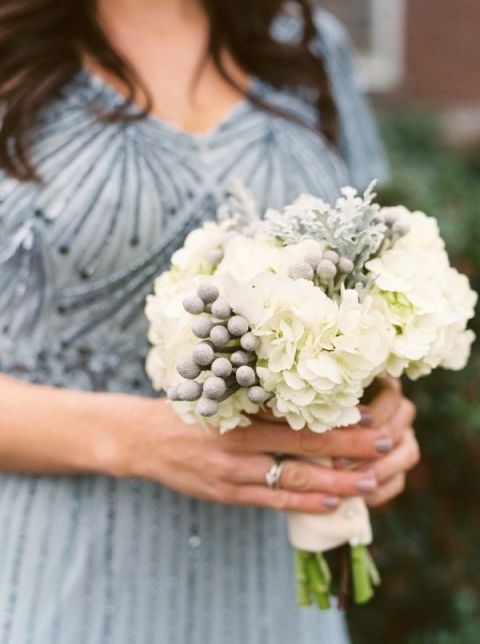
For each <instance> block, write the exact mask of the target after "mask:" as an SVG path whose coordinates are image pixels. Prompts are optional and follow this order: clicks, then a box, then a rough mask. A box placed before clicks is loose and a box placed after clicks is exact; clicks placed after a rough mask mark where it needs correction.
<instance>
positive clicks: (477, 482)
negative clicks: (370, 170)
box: [349, 113, 480, 644]
mask: <svg viewBox="0 0 480 644" xmlns="http://www.w3.org/2000/svg"><path fill="white" fill-rule="evenodd" d="M384 138H385V141H386V144H387V147H388V149H389V154H390V160H391V165H392V183H391V185H390V186H388V187H387V188H386V189H384V190H382V194H381V195H380V197H381V201H382V203H384V204H392V205H393V204H398V203H403V204H405V205H406V206H408V207H409V208H411V209H418V210H423V211H425V212H427V213H428V214H430V215H434V216H436V217H437V218H438V220H439V222H440V227H441V230H442V233H443V236H444V238H445V239H446V241H447V245H448V248H449V252H450V254H451V257H452V260H453V262H454V263H455V265H456V266H457V267H458V268H459V269H460V270H461V271H463V272H465V273H467V274H468V275H469V276H470V278H471V281H472V284H473V287H474V288H475V290H477V291H479V292H480V154H479V155H478V157H477V158H475V156H471V157H470V158H464V157H462V156H460V155H459V154H458V153H453V152H452V151H450V150H449V149H447V148H446V146H445V145H444V144H443V143H442V142H441V136H440V134H439V131H438V129H437V127H436V123H435V120H434V119H433V118H432V116H431V115H429V114H418V113H412V114H407V115H405V114H403V115H402V116H398V117H395V116H394V117H390V118H389V119H388V121H387V122H386V123H385V127H384ZM471 326H472V328H473V329H474V330H475V331H476V333H477V336H479V337H480V323H479V319H478V315H477V318H476V319H475V320H474V321H473V323H472V325H471ZM479 372H480V346H479V342H478V341H477V343H476V344H475V346H474V353H473V356H472V359H471V361H470V364H469V366H468V367H467V369H465V370H464V371H462V372H460V373H458V372H447V371H441V370H439V371H438V372H436V373H435V374H434V375H432V376H430V377H427V378H425V379H423V380H419V381H417V382H416V383H415V384H414V385H413V386H412V385H411V384H410V383H406V390H407V392H408V393H409V395H410V397H412V398H413V399H414V400H415V402H416V404H417V406H418V414H419V415H418V420H417V422H416V428H417V432H418V436H419V441H420V445H421V448H422V456H423V458H422V463H421V465H420V466H419V467H418V468H417V469H416V470H415V471H414V472H413V473H412V475H411V477H410V484H409V488H408V490H407V492H406V493H405V494H404V495H403V496H402V497H401V498H400V499H399V500H397V501H396V502H395V503H394V504H392V506H391V507H390V508H388V511H387V512H383V513H380V514H378V515H377V516H376V517H375V518H374V530H375V556H376V560H377V563H378V565H379V569H380V571H381V573H382V577H383V584H382V587H381V590H380V592H379V593H378V596H377V597H376V598H375V599H374V600H373V601H372V603H370V604H369V606H368V608H367V607H363V608H362V607H360V608H354V609H352V610H351V614H350V618H349V622H350V628H351V632H352V639H353V642H354V644H384V643H388V644H397V643H402V644H405V643H408V644H474V643H476V642H480V507H479V506H480V378H479Z"/></svg>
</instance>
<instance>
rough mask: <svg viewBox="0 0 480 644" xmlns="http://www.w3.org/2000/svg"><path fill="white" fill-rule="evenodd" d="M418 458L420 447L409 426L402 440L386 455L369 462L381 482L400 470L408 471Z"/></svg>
mask: <svg viewBox="0 0 480 644" xmlns="http://www.w3.org/2000/svg"><path fill="white" fill-rule="evenodd" d="M419 460H420V448H419V446H418V442H417V439H416V437H415V433H414V431H413V430H412V429H411V428H409V429H408V430H407V431H406V432H405V436H404V438H403V440H402V442H401V443H400V444H399V445H398V446H397V447H396V448H395V449H394V450H393V451H392V452H391V453H390V454H388V455H387V456H385V457H384V458H381V459H378V460H377V461H375V462H372V463H370V464H369V466H368V467H369V468H371V469H372V470H373V471H374V472H375V474H376V478H377V481H378V482H379V483H380V484H382V483H384V482H385V481H388V480H389V479H391V478H392V477H394V476H396V475H397V474H399V473H401V472H408V471H409V470H411V469H412V468H413V467H415V465H417V463H418V461H419Z"/></svg>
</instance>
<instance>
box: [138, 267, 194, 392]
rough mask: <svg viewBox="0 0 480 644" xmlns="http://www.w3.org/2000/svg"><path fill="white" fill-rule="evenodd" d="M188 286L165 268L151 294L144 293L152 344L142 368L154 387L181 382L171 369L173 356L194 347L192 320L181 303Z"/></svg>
mask: <svg viewBox="0 0 480 644" xmlns="http://www.w3.org/2000/svg"><path fill="white" fill-rule="evenodd" d="M191 287H193V282H186V281H185V280H179V279H178V278H177V276H176V275H175V273H174V272H172V271H167V272H165V273H163V274H162V275H161V276H160V277H159V278H157V280H156V282H155V294H154V295H148V296H147V304H146V307H145V314H146V316H147V318H148V320H149V321H150V327H149V331H148V339H149V340H150V342H151V343H152V345H153V346H152V348H151V349H150V351H149V353H148V356H147V362H146V370H147V374H148V376H149V377H150V379H151V380H152V384H153V387H154V389H156V390H162V389H164V390H167V389H168V388H169V387H170V386H171V385H172V384H174V383H177V382H180V381H181V377H180V376H179V375H178V373H177V371H176V368H175V365H176V362H177V358H178V357H179V356H180V355H182V354H185V353H188V351H189V350H191V349H192V348H193V347H194V346H195V342H196V338H195V336H194V335H193V333H192V319H191V316H190V315H189V314H188V313H187V312H186V311H185V309H184V308H183V306H182V300H183V298H184V297H185V295H186V293H188V292H189V290H190V288H191Z"/></svg>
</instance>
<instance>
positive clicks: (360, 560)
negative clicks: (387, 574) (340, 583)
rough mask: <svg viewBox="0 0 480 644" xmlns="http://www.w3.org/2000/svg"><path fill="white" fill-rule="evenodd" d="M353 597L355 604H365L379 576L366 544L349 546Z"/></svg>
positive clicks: (372, 593)
mask: <svg viewBox="0 0 480 644" xmlns="http://www.w3.org/2000/svg"><path fill="white" fill-rule="evenodd" d="M350 553H351V560H352V578H353V597H354V600H355V603H356V604H365V603H366V602H368V601H370V599H371V598H372V597H373V595H374V594H375V593H374V590H373V586H374V585H375V586H378V584H379V583H380V576H379V574H378V571H377V569H376V567H375V564H374V563H373V559H372V557H371V555H370V553H369V551H368V549H367V547H366V546H351V548H350Z"/></svg>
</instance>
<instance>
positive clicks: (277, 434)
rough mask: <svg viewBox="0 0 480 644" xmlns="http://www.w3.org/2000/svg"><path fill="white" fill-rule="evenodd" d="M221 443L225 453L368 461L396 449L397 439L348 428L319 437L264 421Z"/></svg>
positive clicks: (380, 433)
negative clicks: (279, 453) (268, 453)
mask: <svg viewBox="0 0 480 644" xmlns="http://www.w3.org/2000/svg"><path fill="white" fill-rule="evenodd" d="M220 439H221V440H223V441H224V443H223V446H224V449H227V450H230V451H234V452H238V453H242V452H243V453H260V452H264V453H265V452H270V453H274V452H281V453H284V454H293V455H295V456H307V457H310V458H318V457H322V456H323V457H330V458H335V457H347V458H357V459H362V460H367V459H373V458H378V457H379V456H380V455H383V454H386V453H388V452H390V451H391V450H392V449H393V439H392V437H391V436H390V435H389V433H388V432H386V431H377V430H375V429H362V430H359V429H358V428H355V429H352V428H347V429H333V430H331V431H329V432H325V433H323V434H317V433H315V432H312V431H310V430H308V429H302V430H300V431H294V430H292V429H290V428H289V427H285V426H284V425H278V424H275V423H270V422H262V421H258V422H255V423H254V424H253V425H251V426H250V427H243V428H237V429H235V431H233V432H230V433H229V434H227V435H224V436H221V437H220Z"/></svg>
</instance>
